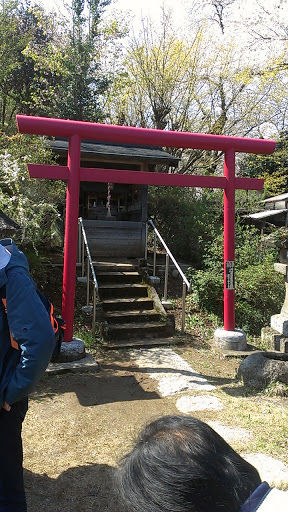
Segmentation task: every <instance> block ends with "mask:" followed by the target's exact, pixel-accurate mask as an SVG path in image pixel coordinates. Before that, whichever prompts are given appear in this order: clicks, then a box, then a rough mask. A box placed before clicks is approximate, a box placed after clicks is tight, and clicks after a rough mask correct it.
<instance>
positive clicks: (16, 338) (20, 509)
mask: <svg viewBox="0 0 288 512" xmlns="http://www.w3.org/2000/svg"><path fill="white" fill-rule="evenodd" d="M3 299H4V301H3ZM5 299H6V303H5ZM6 311H7V313H6ZM11 338H13V339H12V340H11ZM53 349H54V331H53V328H52V326H51V321H50V318H49V314H48V312H47V310H46V308H45V306H44V305H43V303H42V301H41V299H40V298H39V296H38V294H37V292H36V285H35V283H34V281H33V280H32V278H31V276H30V274H29V265H28V262H27V258H26V256H25V255H24V253H23V252H22V251H20V250H19V249H18V247H17V246H16V244H15V243H14V242H13V241H12V240H11V239H4V240H0V512H26V511H27V506H26V497H25V490H24V482H23V465H22V464H23V452H22V438H21V431H22V422H23V420H24V418H25V414H26V412H27V408H28V398H27V397H28V395H29V393H30V392H31V391H32V390H33V389H34V387H35V385H36V384H37V382H38V381H39V379H40V377H41V376H42V375H43V373H44V372H45V369H46V367H47V365H48V363H49V361H50V358H51V355H52V353H53Z"/></svg>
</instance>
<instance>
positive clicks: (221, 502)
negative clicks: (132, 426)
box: [116, 415, 288, 512]
mask: <svg viewBox="0 0 288 512" xmlns="http://www.w3.org/2000/svg"><path fill="white" fill-rule="evenodd" d="M117 476H118V478H117V480H116V481H117V483H118V489H119V495H120V497H121V498H122V501H123V503H124V504H125V506H126V507H125V510H127V512H256V511H257V512H272V511H273V512H274V511H275V512H276V511H277V512H287V511H288V491H281V490H279V489H275V488H271V487H270V486H269V485H268V483H267V482H261V479H260V476H259V473H258V471H257V470H256V468H254V466H251V464H249V463H248V462H247V461H246V460H245V459H243V458H242V457H241V456H240V455H239V454H238V453H237V452H235V451H234V450H233V448H232V447H231V446H230V445H229V444H228V443H226V441H225V440H224V439H223V438H222V437H221V436H220V435H219V434H217V432H215V430H213V429H212V428H211V427H210V426H209V425H207V424H206V423H204V422H203V421H201V420H199V419H197V418H193V417H187V416H180V415H179V416H163V417H161V418H159V419H157V420H154V421H152V422H151V423H150V424H148V425H147V426H146V427H144V429H143V430H142V431H141V432H140V434H139V436H138V440H137V441H136V444H135V446H134V448H133V449H132V451H131V452H130V453H128V454H127V455H126V456H125V457H124V458H123V459H122V461H121V463H120V467H119V470H118V472H117Z"/></svg>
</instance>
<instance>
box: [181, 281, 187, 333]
mask: <svg viewBox="0 0 288 512" xmlns="http://www.w3.org/2000/svg"><path fill="white" fill-rule="evenodd" d="M186 292H187V285H186V283H185V281H183V292H182V329H181V332H182V334H184V332H185V299H186Z"/></svg>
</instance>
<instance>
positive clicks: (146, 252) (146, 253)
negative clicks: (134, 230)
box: [144, 214, 288, 261]
mask: <svg viewBox="0 0 288 512" xmlns="http://www.w3.org/2000/svg"><path fill="white" fill-rule="evenodd" d="M287 215H288V214H287ZM144 257H145V261H147V260H148V222H146V223H145V255H144Z"/></svg>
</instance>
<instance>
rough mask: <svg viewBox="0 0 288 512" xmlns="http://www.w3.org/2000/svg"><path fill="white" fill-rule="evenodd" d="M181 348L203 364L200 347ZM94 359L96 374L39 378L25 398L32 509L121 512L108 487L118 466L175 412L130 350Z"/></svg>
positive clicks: (231, 365)
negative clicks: (151, 426) (151, 425)
mask: <svg viewBox="0 0 288 512" xmlns="http://www.w3.org/2000/svg"><path fill="white" fill-rule="evenodd" d="M178 350H180V353H181V352H182V353H183V356H184V357H186V356H187V353H189V356H190V357H189V359H190V358H192V359H193V360H194V363H196V366H197V360H199V362H200V360H201V361H202V363H203V352H202V350H201V351H200V347H199V346H198V344H197V342H194V343H193V342H192V343H191V342H190V343H189V344H188V345H185V346H184V347H182V348H181V349H178ZM185 354H186V356H185ZM97 360H98V362H99V363H100V371H99V372H96V373H77V374H71V373H66V374H62V375H58V376H55V375H54V376H44V378H43V379H42V380H41V382H40V383H39V385H38V386H37V389H36V390H35V392H34V393H33V394H32V395H31V397H30V406H29V411H28V414H27V417H26V420H25V423H24V427H23V444H24V468H25V485H26V492H27V501H28V511H29V512H39V511H41V512H60V511H61V512H76V511H80V512H82V511H83V512H84V511H85V512H89V511H94V512H96V511H99V512H100V511H101V512H108V511H109V512H122V508H121V506H120V504H119V502H118V500H117V496H116V495H115V490H114V487H115V486H114V483H113V474H114V468H115V466H116V465H117V462H118V461H119V459H120V458H121V456H123V455H124V454H125V452H126V451H127V450H128V449H129V447H131V445H132V443H133V440H134V439H135V435H136V433H137V432H138V431H139V428H141V426H143V425H144V424H145V423H146V422H148V421H149V420H151V419H152V418H155V417H158V416H159V415H164V414H177V413H179V411H177V409H176V407H175V399H171V397H167V398H161V397H160V396H159V394H158V392H157V387H156V386H157V384H156V383H155V381H154V380H151V379H150V378H149V377H148V376H147V373H146V370H142V371H141V369H140V368H138V367H135V365H134V364H133V362H132V361H131V359H130V356H129V351H128V350H123V351H118V352H117V351H106V352H104V351H99V352H98V357H97ZM223 364H224V362H222V364H221V374H222V377H223V375H224V373H225V375H226V377H227V378H226V380H228V381H230V380H231V378H232V379H233V377H234V375H235V362H233V361H227V362H225V366H224V368H225V367H226V368H225V370H224V369H223ZM216 366H217V365H216ZM215 371H216V374H217V369H216V370H215ZM223 372H224V373H223ZM214 375H215V372H214ZM215 378H217V376H216V377H215V376H214V377H213V379H214V380H215ZM221 382H222V381H221Z"/></svg>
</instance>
